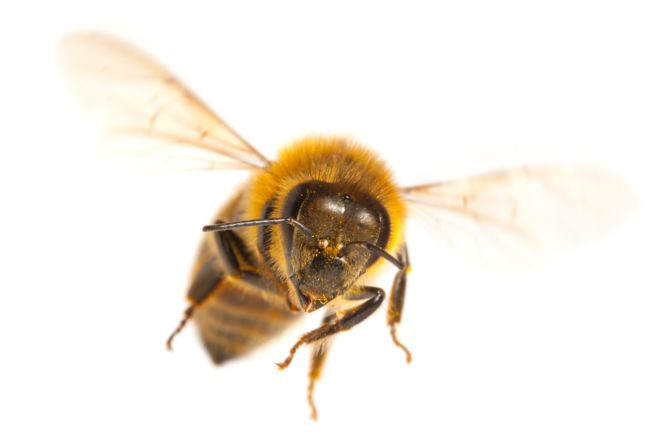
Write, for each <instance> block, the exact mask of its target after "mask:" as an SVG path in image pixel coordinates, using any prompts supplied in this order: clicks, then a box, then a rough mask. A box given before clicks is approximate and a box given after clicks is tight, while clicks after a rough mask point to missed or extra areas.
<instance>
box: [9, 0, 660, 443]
mask: <svg viewBox="0 0 660 443" xmlns="http://www.w3.org/2000/svg"><path fill="white" fill-rule="evenodd" d="M110 3H112V5H110ZM162 3H165V2H154V3H149V4H147V3H143V2H138V1H127V2H124V1H116V2H95V1H65V0H62V1H58V2H42V3H38V2H22V3H21V6H18V2H14V3H13V4H12V6H9V3H7V4H3V6H1V7H0V50H1V56H2V61H1V63H0V79H1V81H0V114H1V115H0V117H1V119H0V122H2V123H1V125H2V126H1V130H0V140H1V142H0V186H1V187H0V189H1V193H0V196H1V199H2V200H1V201H2V209H3V211H2V212H3V215H2V216H1V220H2V224H1V226H2V229H1V230H0V241H1V243H0V273H1V275H2V277H1V279H0V285H1V287H0V313H1V316H2V321H1V322H0V352H1V353H0V356H1V357H0V359H1V363H0V441H4V442H16V441H65V440H66V441H159V442H166V441H179V442H180V441H191V442H207V441H208V442H212V441H224V442H227V441H254V440H256V439H257V438H259V439H261V440H262V441H264V440H265V441H285V440H286V441H302V440H303V439H304V440H306V441H319V442H322V441H344V440H347V441H354V440H358V439H362V440H366V439H373V441H384V439H392V440H404V439H405V440H406V441H407V440H409V439H411V438H413V436H414V439H415V440H420V441H445V442H458V441H507V442H513V441H519V442H530V441H534V442H540V441H576V442H584V441H599V442H602V441H635V442H651V441H656V442H657V441H658V440H659V439H660V420H659V419H658V418H659V417H660V381H659V379H660V378H659V377H658V374H660V359H659V355H658V351H659V349H660V347H659V344H660V326H659V324H660V323H659V322H658V318H660V302H659V301H658V299H659V297H660V291H659V288H658V283H657V273H658V252H659V251H660V250H659V249H658V248H659V246H660V244H659V242H658V234H657V227H658V223H660V217H659V216H658V205H657V192H658V190H659V189H660V187H659V184H660V181H659V180H658V179H657V175H658V172H657V165H658V155H657V154H658V149H659V147H660V131H658V129H659V127H658V122H659V121H660V120H659V119H660V86H659V84H660V81H659V79H660V61H659V57H660V55H659V54H660V26H658V23H660V15H659V14H658V11H657V9H656V2H652V1H649V2H641V1H625V2H624V1H621V2H616V1H575V0H573V1H553V2H525V1H519V2H516V1H504V2H475V1H460V2H435V3H434V4H433V5H432V4H431V2H428V3H414V2H405V3H404V2H401V3H398V4H388V5H385V2H374V3H361V2H350V3H349V2H346V3H344V2H338V1H334V2H328V3H326V4H325V5H324V6H319V5H316V4H312V2H299V3H292V2H268V3H266V2H264V3H255V2H241V6H236V4H237V3H238V2H208V3H200V2H192V1H185V2H184V1H181V2H169V3H168V5H167V6H163V4H162ZM80 28H85V29H98V30H105V31H110V32H114V33H116V34H118V35H121V36H123V37H125V38H126V39H128V40H130V41H133V42H135V43H136V44H139V45H140V46H142V47H144V48H145V49H147V50H148V51H149V52H151V53H152V54H154V55H156V56H157V58H159V59H161V60H162V61H164V62H165V64H166V65H167V66H169V67H171V68H172V69H173V70H174V71H175V72H176V73H177V74H178V75H179V76H180V77H181V78H183V79H184V80H185V81H186V83H188V84H189V85H191V86H192V87H193V88H194V89H195V90H196V91H197V92H198V93H199V94H200V95H201V96H202V97H204V98H205V99H206V101H207V102H209V103H210V104H211V105H212V106H213V107H214V108H215V109H216V110H217V111H218V112H219V113H220V114H221V115H223V116H224V118H225V119H227V120H228V121H229V122H230V124H232V125H233V126H234V127H235V128H236V129H237V130H239V132H240V133H242V134H243V135H244V136H245V137H246V138H247V139H248V140H250V141H251V143H252V144H254V145H255V146H257V147H258V148H260V149H261V150H262V151H263V152H264V153H266V154H267V155H269V156H271V157H272V156H274V155H275V154H276V152H277V149H278V148H279V147H280V146H281V145H283V144H284V143H286V142H288V141H290V140H291V139H293V138H295V137H299V136H301V135H305V134H309V133H341V134H346V135H351V136H355V137H357V138H358V139H360V140H361V141H363V142H365V143H367V144H368V145H370V146H372V147H374V149H376V150H377V151H378V152H380V153H381V154H382V156H383V157H384V158H385V159H387V160H388V161H390V163H391V164H392V165H393V168H394V169H395V170H396V172H397V174H398V177H399V179H400V181H401V183H404V184H413V183H415V182H418V181H421V180H429V179H442V178H444V177H448V176H460V175H464V174H470V173H476V172H481V171H483V170H487V169H489V168H494V167H501V166H507V165H514V164H519V163H530V162H540V161H547V162H557V161H567V162H573V161H580V162H589V163H593V164H597V165H600V166H603V167H606V168H609V169H610V170H614V171H616V172H617V173H618V174H619V175H620V176H622V177H624V178H625V179H626V180H627V181H628V182H629V183H630V185H631V186H632V187H633V188H634V189H635V190H636V192H637V195H638V199H639V205H638V209H637V211H636V212H635V213H634V214H632V215H631V216H630V217H629V219H628V222H627V224H626V225H625V226H623V227H622V228H620V229H618V230H617V231H616V232H615V233H613V234H611V235H609V236H607V237H605V238H603V239H602V240H601V241H600V242H598V243H596V244H594V245H592V246H590V247H588V248H586V249H582V250H578V251H574V252H572V253H566V254H563V255H558V256H557V257H555V259H554V260H553V261H550V262H549V263H547V264H546V265H545V266H543V267H541V268H539V269H538V270H536V271H534V272H531V273H526V274H520V275H513V276H509V275H506V276H503V275H499V274H497V273H494V272H491V271H489V270H488V269H483V268H479V267H475V266H473V265H471V264H470V262H466V261H463V260H462V259H458V257H459V256H460V254H459V253H457V251H451V250H447V249H444V248H440V247H438V246H436V244H435V243H433V242H431V241H428V240H427V237H425V235H428V234H424V231H422V230H417V229H415V228H414V227H413V229H411V232H410V234H409V236H410V242H411V255H412V260H413V265H414V270H413V273H412V274H411V276H410V284H409V291H408V299H407V305H406V312H405V314H404V324H403V326H402V327H401V330H400V337H401V339H402V340H403V341H405V343H407V344H408V346H409V347H410V348H411V349H412V351H413V354H414V361H413V363H412V364H411V365H406V364H405V363H404V358H403V355H402V353H401V352H400V351H399V350H398V349H396V348H395V347H394V346H392V345H391V343H390V341H389V336H388V334H387V329H386V328H385V316H384V311H381V312H379V313H377V314H376V315H375V316H374V318H372V319H370V320H369V321H368V322H365V324H363V325H361V326H360V327H358V328H356V329H355V330H353V331H351V332H350V333H346V334H345V335H344V336H342V337H339V338H338V339H337V340H336V342H335V345H334V348H333V350H332V353H331V354H330V360H329V364H328V366H327V371H326V373H325V377H324V379H323V380H322V382H321V384H320V385H319V388H318V392H317V402H318V406H319V410H320V421H319V422H318V423H313V422H311V421H310V420H308V418H307V417H308V410H307V405H306V402H305V389H306V385H307V381H306V371H307V359H308V356H307V354H306V352H305V350H303V351H302V352H300V354H299V355H298V356H297V358H296V359H295V360H294V363H293V364H292V366H291V367H290V368H289V369H287V370H286V371H285V372H279V371H277V370H276V368H275V366H274V365H273V362H275V361H279V360H281V359H282V358H283V357H284V356H285V354H286V351H287V349H288V347H289V346H290V344H291V343H292V341H293V340H295V338H296V336H297V335H298V334H300V333H301V332H303V331H305V330H306V329H309V328H311V327H313V326H314V325H315V324H316V322H317V321H318V317H317V316H314V317H313V318H310V319H307V321H306V322H304V323H302V324H300V325H299V327H297V328H296V329H295V330H292V331H291V332H290V333H289V334H287V335H286V336H285V337H283V338H282V340H281V341H278V342H276V343H274V344H273V345H272V346H270V347H268V348H267V349H265V350H264V351H263V352H261V353H256V354H254V355H253V356H251V357H249V358H245V359H243V360H241V361H236V362H235V363H232V364H228V365H226V367H222V368H216V367H213V365H212V364H210V362H209V360H208V358H207V357H206V355H205V353H204V351H203V349H202V348H201V346H200V344H199V342H198V340H197V338H196V335H195V333H194V330H193V329H192V328H191V329H189V330H186V331H185V332H184V333H183V334H182V335H181V336H180V337H179V339H178V340H177V341H176V343H175V348H176V349H175V352H174V353H167V352H166V351H165V346H164V340H165V338H166V337H167V335H168V334H169V332H170V331H171V329H172V328H173V327H174V326H175V325H176V323H177V322H178V320H179V316H180V312H181V311H182V310H183V309H184V307H185V306H184V302H183V294H184V292H185V288H186V285H187V275H188V271H189V266H190V264H191V261H192V258H193V255H194V251H195V249H196V245H197V243H198V241H199V239H200V238H201V232H200V228H201V226H202V225H203V224H204V223H206V222H207V220H209V218H210V217H211V215H212V214H213V212H214V211H215V210H216V208H217V207H218V206H219V205H220V204H221V203H222V202H223V200H224V199H225V198H226V197H227V196H228V195H229V194H230V193H231V190H232V189H233V187H234V186H236V185H237V184H238V183H240V180H241V178H242V176H241V175H240V174H236V173H230V174H229V175H227V174H224V175H221V176H215V175H212V176H208V175H207V176H203V177H200V176H187V175H186V176H175V177H165V178H153V177H152V178H139V177H132V176H129V175H126V174H123V173H121V172H118V171H115V170H111V169H110V168H108V167H107V165H105V164H104V163H102V162H100V161H99V160H97V158H96V155H95V149H94V143H95V141H94V130H93V127H92V126H91V124H90V123H89V122H88V121H87V120H85V119H84V118H83V117H82V116H81V115H80V113H79V112H78V109H77V107H76V105H75V103H74V102H73V100H72V99H71V98H70V97H69V95H68V93H67V91H66V89H65V87H64V85H63V83H62V81H61V79H60V78H59V74H58V70H57V54H56V46H57V42H58V40H59V39H60V38H61V36H62V35H64V34H65V33H67V32H71V31H74V30H77V29H80ZM459 252H460V251H459ZM388 278H389V276H388ZM384 284H385V285H389V283H387V280H385V281H384Z"/></svg>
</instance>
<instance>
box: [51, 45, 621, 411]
mask: <svg viewBox="0 0 660 443" xmlns="http://www.w3.org/2000/svg"><path fill="white" fill-rule="evenodd" d="M62 55H63V60H64V66H65V68H66V70H67V73H68V78H69V79H70V80H71V84H72V86H73V88H74V90H75V91H76V92H77V93H78V95H79V96H80V97H81V98H82V99H83V101H84V102H85V103H86V104H88V105H89V107H90V109H91V111H92V112H93V113H95V114H96V115H97V116H98V117H99V118H100V123H101V127H102V128H103V129H104V130H105V131H106V132H107V134H108V135H109V138H108V140H110V141H111V144H112V146H113V149H114V150H115V152H128V153H129V155H130V156H131V157H133V158H134V159H136V160H140V161H145V160H146V161H150V162H154V161H155V163H153V164H155V165H156V167H157V168H158V169H166V168H169V167H171V166H172V165H174V164H176V165H178V166H179V167H183V168H184V169H248V170H250V171H252V175H251V177H250V179H249V180H248V181H247V183H245V184H244V185H243V186H242V187H240V188H239V189H238V191H237V192H236V194H235V195H234V196H233V197H232V198H231V199H230V200H229V201H228V203H227V204H225V205H224V206H223V207H222V208H221V209H220V210H219V212H218V213H217V215H216V217H215V219H214V223H212V224H209V225H206V226H204V228H203V231H204V232H206V234H205V236H204V241H203V243H202V246H201V248H200V250H199V253H198V256H197V260H196V261H195V263H194V266H193V272H192V278H191V284H190V289H189V290H188V294H187V303H188V307H187V309H186V310H185V313H184V316H183V319H182V320H181V322H180V324H179V325H178V327H177V328H176V329H175V331H174V332H173V333H172V334H171V336H170V337H169V338H168V339H167V347H168V348H169V349H171V347H172V340H173V338H174V337H175V335H176V334H178V333H179V332H180V331H181V330H182V329H183V328H184V326H185V325H186V323H187V322H188V321H190V320H192V321H194V323H195V324H196V326H197V329H198V330H199V334H200V336H201V339H202V342H203V344H204V346H205V348H206V350H207V351H208V353H209V355H210V357H211V359H212V360H213V361H214V362H215V363H216V364H222V363H223V362H225V361H227V360H231V359H234V358H237V357H240V356H243V355H245V354H247V353H249V352H251V351H253V350H255V349H257V348H259V347H260V346H262V345H263V344H264V343H266V342H267V341H269V340H270V339H272V338H273V337H275V336H277V335H278V334H279V333H280V332H282V331H283V330H285V329H286V328H287V327H288V326H289V325H291V324H292V323H293V322H294V321H295V320H296V319H298V318H299V317H300V316H301V315H303V314H306V313H310V312H314V311H317V310H319V309H324V311H325V316H324V318H323V321H322V324H321V325H320V326H319V327H318V328H316V329H314V330H312V331H310V332H308V333H306V334H304V335H302V336H301V337H300V338H299V339H298V340H297V341H296V342H295V343H294V344H293V346H292V347H291V348H290V350H289V352H288V355H286V357H285V358H284V360H283V361H282V362H281V363H279V367H280V368H281V369H284V368H286V367H287V366H288V365H289V364H290V363H291V362H292V360H293V358H294V356H295V355H296V353H297V351H298V349H299V348H300V347H301V346H303V345H310V346H311V366H310V371H309V387H308V402H309V405H310V408H311V415H312V418H314V419H315V418H316V417H317V412H316V407H315V405H314V399H313V393H314V387H315V384H316V382H317V381H318V380H319V378H320V376H321V372H322V368H323V365H324V362H325V360H326V357H327V355H328V351H329V349H330V342H331V340H332V338H333V336H335V335H336V334H337V333H340V332H344V331H347V330H349V329H351V328H352V327H354V326H356V325H357V324H359V323H361V322H363V321H365V320H366V319H367V318H368V317H370V316H371V315H372V314H373V313H374V312H375V311H376V310H378V309H379V308H380V307H381V305H383V303H385V300H386V299H387V300H388V301H387V325H388V327H389V333H390V336H391V339H392V341H393V343H394V344H395V345H396V346H397V347H398V348H400V349H401V350H402V351H403V353H404V355H405V359H406V361H407V362H410V361H411V360H412V355H411V352H410V351H409V350H408V348H407V347H406V346H405V345H404V344H403V343H402V342H401V341H400V340H399V338H398V335H397V326H398V325H399V324H400V322H401V318H402V313H403V308H404V301H405V296H406V280H407V278H408V271H409V270H410V259H409V256H408V250H407V246H406V239H405V235H404V232H405V225H406V220H407V219H408V216H409V215H410V214H411V213H412V212H413V211H415V210H420V211H423V212H425V213H426V214H430V215H432V216H433V217H434V219H435V220H437V221H438V225H437V228H438V229H439V230H442V231H443V232H448V231H451V229H452V225H453V224H455V223H463V225H462V227H461V229H463V230H465V232H468V233H475V234H479V233H480V232H481V233H483V232H490V233H492V231H495V232H496V234H498V235H505V236H506V237H508V238H509V239H515V240H517V241H520V242H523V243H533V242H534V241H536V240H538V239H548V241H550V242H553V241H555V240H554V239H555V238H556V237H557V236H555V235H554V234H558V233H559V232H560V231H561V230H562V229H563V228H565V225H564V223H563V222H562V220H564V218H563V215H559V214H558V213H557V212H553V211H554V210H555V209H556V208H559V207H560V208H562V210H564V211H565V212H566V215H567V217H566V218H568V219H570V220H576V221H579V222H585V221H586V222H587V223H586V224H585V225H586V226H587V228H586V229H585V230H583V232H584V231H588V230H590V229H591V227H592V226H593V224H590V222H591V221H593V220H598V221H599V223H600V224H602V223H603V222H609V221H611V220H613V219H614V218H616V215H618V214H620V213H621V212H622V208H623V207H624V206H626V204H627V203H629V202H630V200H631V196H630V194H629V193H627V192H626V191H625V190H624V188H623V187H622V186H621V185H620V184H619V183H618V182H617V180H615V179H613V177H611V176H609V175H607V174H602V173H600V172H599V171H596V170H593V169H588V168H584V167H553V166H536V167H519V168H513V169H510V170H503V171H496V172H491V173H486V174H482V175H479V176H476V177H472V178H467V179H459V180H449V181H441V182H436V183H430V184H424V185H419V186H412V187H402V186H399V185H398V184H397V182H396V181H395V179H394V176H393V174H392V173H391V171H390V169H389V168H388V167H387V165H386V164H385V163H384V162H383V161H382V160H381V159H380V158H379V157H378V156H377V155H376V154H375V153H374V152H373V151H371V150H370V149H368V148H366V147H365V146H363V145H362V144H360V143H358V142H356V141H354V140H351V139H348V138H342V137H308V138H302V139H300V140H297V141H294V142H293V143H291V144H290V145H289V146H286V147H285V148H284V149H283V150H282V151H281V152H280V154H279V157H278V158H277V159H276V160H272V161H271V160H269V159H267V158H266V157H265V156H264V155H262V154H261V153H260V152H259V151H257V149H255V148H254V147H253V146H251V145H250V144H249V143H248V142H247V141H246V140H244V139H243V138H242V137H241V136H240V135H238V134H237V133H236V132H235V131H234V130H233V129H232V128H231V127H230V126H229V125H228V124H227V123H225V121H224V120H222V119H221V118H220V117H219V116H218V115H216V114H215V113H214V112H213V111H212V110H211V108H210V107H208V106H207V105H205V104H204V103H203V102H202V101H201V100H200V99H198V98H197V97H196V96H195V95H194V94H193V93H192V92H191V91H190V90H189V89H188V88H187V87H186V86H184V85H183V84H182V83H181V82H180V81H179V80H178V79H177V78H176V77H175V76H173V75H172V74H170V73H169V72H168V71H167V70H166V69H165V68H163V67H162V66H161V65H160V64H158V63H157V62H156V61H154V60H153V59H151V58H150V57H149V56H147V55H146V54H144V53H142V52H141V51H139V50H138V49H136V48H134V47H132V46H131V45H129V44H127V43H125V42H123V41H120V40H118V39H116V38H113V37H110V36H107V35H103V34H96V33H79V34H74V35H71V36H68V37H67V38H66V39H65V40H64V41H63V44H62ZM126 142H128V143H126ZM122 147H123V148H128V151H125V150H122ZM603 197H604V198H603ZM585 203H587V204H585ZM588 203H596V204H594V205H591V206H593V207H595V210H593V211H592V210H590V209H589V208H587V207H588V206H590V205H589V204H588ZM603 203H604V204H603ZM585 208H587V209H586V210H585ZM592 209H593V208H592ZM603 210H604V211H603ZM594 215H595V218H594V217H593V216H594ZM507 241H508V240H507ZM381 265H391V266H393V267H394V268H395V269H396V273H395V276H394V279H393V282H392V285H391V288H390V290H389V296H388V295H387V293H386V291H385V290H384V289H383V288H380V287H375V286H369V285H368V284H367V283H366V282H367V281H368V280H369V279H370V278H371V277H372V276H373V275H374V274H375V273H376V272H377V270H378V269H380V268H381V267H382V266H381Z"/></svg>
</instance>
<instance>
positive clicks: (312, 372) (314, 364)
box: [307, 313, 335, 420]
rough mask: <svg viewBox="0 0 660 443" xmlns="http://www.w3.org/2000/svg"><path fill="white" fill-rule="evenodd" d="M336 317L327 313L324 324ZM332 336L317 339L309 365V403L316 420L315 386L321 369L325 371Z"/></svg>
mask: <svg viewBox="0 0 660 443" xmlns="http://www.w3.org/2000/svg"><path fill="white" fill-rule="evenodd" d="M334 318H335V314H334V313H333V314H330V315H327V316H326V317H325V318H324V319H323V323H322V325H326V324H328V323H329V322H330V321H331V320H333V319H334ZM330 341H331V339H330V338H326V339H325V340H321V341H317V342H316V343H314V348H313V349H312V361H311V365H310V367H309V385H308V387H307V403H309V407H310V409H311V411H312V414H311V418H312V420H316V418H317V417H318V416H317V413H316V405H315V404H314V386H315V385H316V382H317V381H318V380H319V379H320V378H321V371H323V365H324V364H325V360H326V358H327V356H328V348H329V347H330Z"/></svg>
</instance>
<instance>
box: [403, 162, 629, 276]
mask: <svg viewBox="0 0 660 443" xmlns="http://www.w3.org/2000/svg"><path fill="white" fill-rule="evenodd" d="M402 192H403V194H404V196H405V198H406V200H407V201H408V203H409V207H410V210H411V215H417V216H418V217H420V218H422V219H426V220H427V221H429V222H431V223H432V225H433V229H434V231H435V232H436V233H437V234H438V235H439V236H440V237H441V238H443V239H445V240H446V241H447V243H448V244H449V245H450V246H451V247H452V248H454V249H458V250H459V251H463V252H466V253H467V254H468V255H470V256H476V257H477V258H479V259H483V260H485V262H486V263H487V264H492V263H499V264H504V263H506V264H512V263H513V264H516V265H517V264H521V263H529V262H530V261H533V259H535V258H538V257H540V256H541V255H543V254H539V252H541V251H549V250H552V249H555V248H557V247H562V246H567V245H573V244H577V243H581V242H584V241H585V240H588V239H590V238H592V237H594V236H595V235H597V234H598V233H600V232H603V230H604V229H606V228H608V227H610V226H612V224H613V223H614V222H616V221H617V220H619V219H620V218H621V216H622V215H624V214H625V213H627V212H628V211H629V210H630V209H631V208H632V207H634V205H635V196H634V194H633V192H632V191H631V190H630V189H629V188H628V187H627V186H626V185H625V184H624V183H623V182H622V181H621V180H619V179H617V178H616V177H614V176H612V175H610V174H607V173H604V172H602V171H600V170H598V169H594V168H589V167H577V166H576V167H552V166H536V167H521V168H516V169H510V170H503V171H498V172H493V173H487V174H483V175H478V176H475V177H471V178H468V179H462V180H451V181H447V182H440V183H432V184H427V185H422V186H414V187H409V188H403V189H402Z"/></svg>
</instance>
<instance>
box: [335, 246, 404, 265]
mask: <svg viewBox="0 0 660 443" xmlns="http://www.w3.org/2000/svg"><path fill="white" fill-rule="evenodd" d="M349 245H362V246H364V247H366V248H367V249H369V250H370V251H371V252H373V253H374V254H376V255H379V256H381V257H383V258H384V259H385V260H387V261H389V262H390V263H392V264H393V265H394V266H396V267H397V268H399V269H401V270H403V269H405V267H406V265H404V264H403V262H402V261H401V260H399V259H397V258H396V257H394V256H393V255H392V254H390V253H388V252H387V251H386V250H385V249H383V248H381V247H380V246H377V245H374V244H373V243H370V242H368V241H352V242H350V243H347V244H346V246H349Z"/></svg>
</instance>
